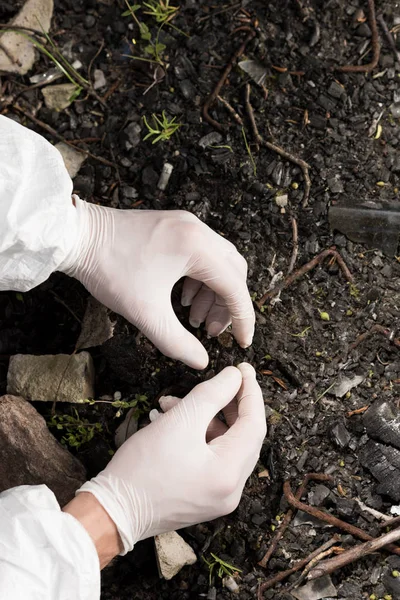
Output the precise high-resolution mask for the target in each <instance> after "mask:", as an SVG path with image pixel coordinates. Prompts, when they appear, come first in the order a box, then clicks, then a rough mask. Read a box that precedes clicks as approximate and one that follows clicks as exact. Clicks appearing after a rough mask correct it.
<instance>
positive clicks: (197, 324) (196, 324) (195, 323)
mask: <svg viewBox="0 0 400 600" xmlns="http://www.w3.org/2000/svg"><path fill="white" fill-rule="evenodd" d="M189 323H190V324H191V326H192V327H194V328H195V329H198V328H199V327H200V325H201V323H200V321H198V320H197V319H192V318H191V317H190V318H189Z"/></svg>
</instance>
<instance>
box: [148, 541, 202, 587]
mask: <svg viewBox="0 0 400 600" xmlns="http://www.w3.org/2000/svg"><path fill="white" fill-rule="evenodd" d="M154 541H155V545H156V556H157V563H158V568H159V572H160V576H161V577H164V579H172V577H174V576H175V575H176V574H177V573H179V571H180V570H181V569H182V567H184V566H186V565H194V563H195V562H196V560H197V558H196V555H195V553H194V552H193V550H192V548H191V547H190V546H189V544H187V543H186V542H185V540H184V539H183V538H182V537H181V536H180V535H179V534H178V533H176V531H169V532H168V533H163V534H161V535H156V537H155V538H154Z"/></svg>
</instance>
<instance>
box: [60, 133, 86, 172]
mask: <svg viewBox="0 0 400 600" xmlns="http://www.w3.org/2000/svg"><path fill="white" fill-rule="evenodd" d="M56 148H57V150H58V151H59V152H60V154H61V156H62V157H63V161H64V164H65V168H66V169H67V171H68V175H69V176H70V177H71V179H73V178H74V177H75V176H76V175H77V174H78V171H79V169H80V168H81V166H82V165H83V163H84V162H85V160H86V156H85V155H84V154H82V152H78V150H74V148H72V147H71V146H68V144H64V142H59V143H58V144H56Z"/></svg>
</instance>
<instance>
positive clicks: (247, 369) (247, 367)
mask: <svg viewBox="0 0 400 600" xmlns="http://www.w3.org/2000/svg"><path fill="white" fill-rule="evenodd" d="M237 368H238V369H239V371H240V372H241V373H242V375H253V376H255V374H256V372H255V369H254V367H253V366H252V365H251V364H250V363H247V362H242V363H240V365H238V366H237Z"/></svg>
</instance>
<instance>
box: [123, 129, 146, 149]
mask: <svg viewBox="0 0 400 600" xmlns="http://www.w3.org/2000/svg"><path fill="white" fill-rule="evenodd" d="M141 131H142V128H141V126H140V124H139V123H129V125H128V126H127V127H125V129H124V134H125V135H126V137H127V138H128V140H127V141H126V142H125V145H126V148H127V150H130V149H131V148H136V146H138V145H139V144H140V141H141Z"/></svg>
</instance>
